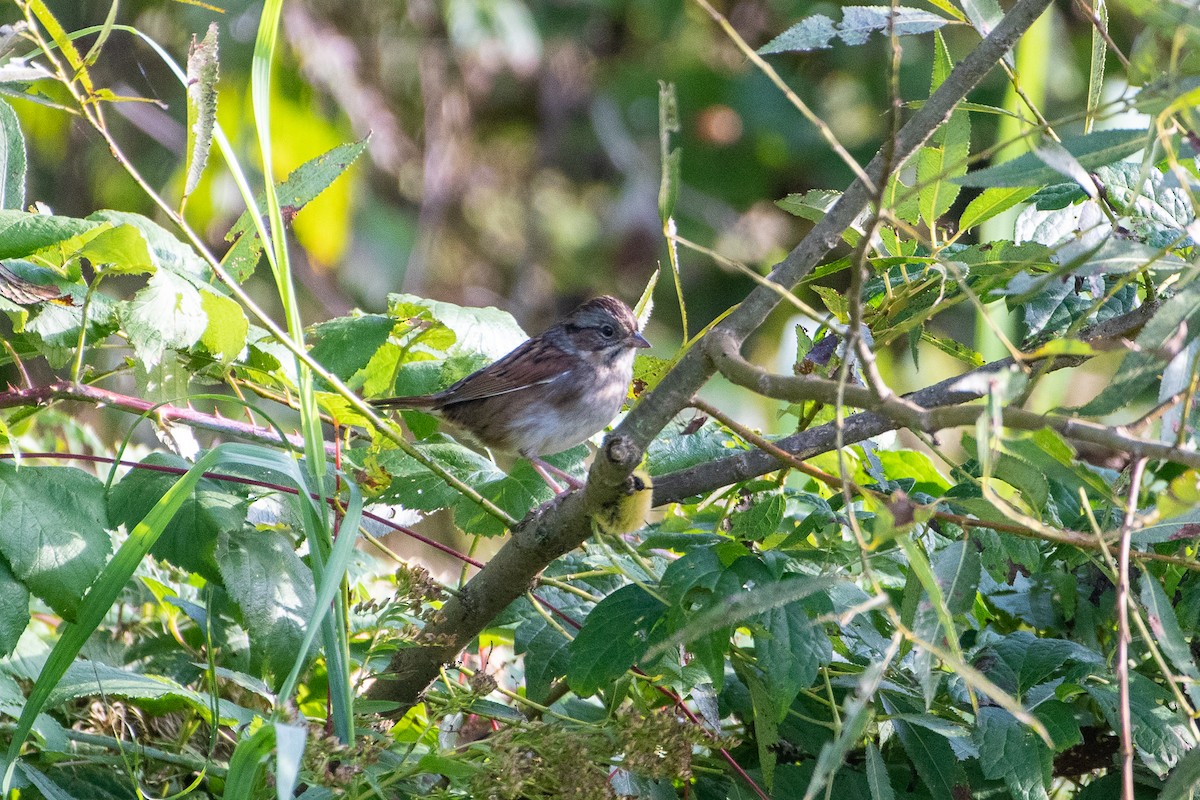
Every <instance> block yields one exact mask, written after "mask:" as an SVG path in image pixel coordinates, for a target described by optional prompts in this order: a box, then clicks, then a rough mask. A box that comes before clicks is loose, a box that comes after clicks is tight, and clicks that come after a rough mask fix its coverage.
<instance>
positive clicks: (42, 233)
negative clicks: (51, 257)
mask: <svg viewBox="0 0 1200 800" xmlns="http://www.w3.org/2000/svg"><path fill="white" fill-rule="evenodd" d="M99 227H100V223H99V222H92V221H88V220H83V219H75V218H74V217H56V216H51V215H49V214H34V213H30V212H26V211H12V210H9V209H2V210H0V258H5V259H7V258H23V257H26V256H29V255H32V254H33V253H37V252H38V251H41V250H45V249H47V248H50V247H53V246H54V245H58V244H60V243H62V242H67V241H69V240H71V239H72V238H74V237H76V236H84V235H86V234H88V233H89V232H96V233H98V231H96V229H97V228H99ZM93 235H95V233H93Z"/></svg>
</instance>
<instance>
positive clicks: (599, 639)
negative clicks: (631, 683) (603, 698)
mask: <svg viewBox="0 0 1200 800" xmlns="http://www.w3.org/2000/svg"><path fill="white" fill-rule="evenodd" d="M666 610H667V607H666V606H665V605H663V603H662V601H660V600H658V599H656V598H655V597H654V596H653V595H651V594H649V593H648V592H646V590H645V589H643V588H642V587H640V586H636V585H629V586H624V587H622V588H620V589H618V590H617V591H615V592H613V593H612V594H610V595H609V596H608V597H606V598H604V599H603V600H601V601H600V603H599V604H598V605H597V606H596V607H595V608H594V609H593V610H592V613H591V614H588V617H587V620H586V621H585V622H584V623H583V628H582V629H581V630H580V631H579V634H578V635H577V636H576V637H575V640H574V641H573V642H571V645H570V648H569V649H570V654H571V660H570V664H569V666H568V668H567V682H568V683H569V684H570V686H571V689H572V690H573V691H574V692H575V693H576V694H578V695H580V696H581V697H589V696H591V695H593V694H595V693H596V692H597V691H599V690H600V689H601V688H602V687H604V686H606V685H607V684H609V683H611V682H612V681H614V680H616V679H617V678H619V677H620V676H621V675H623V674H625V671H626V670H627V669H629V668H630V667H631V666H633V665H634V664H635V663H637V661H638V659H640V658H641V657H642V655H643V654H645V652H646V649H647V648H648V647H649V644H650V636H651V633H652V632H653V630H654V628H655V626H656V625H657V623H658V621H659V620H660V619H661V618H662V616H663V614H664V613H665V612H666Z"/></svg>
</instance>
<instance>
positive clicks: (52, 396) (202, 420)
mask: <svg viewBox="0 0 1200 800" xmlns="http://www.w3.org/2000/svg"><path fill="white" fill-rule="evenodd" d="M55 400H78V401H80V402H83V403H91V404H92V405H94V406H96V407H108V408H115V409H118V410H120V411H127V412H129V413H131V414H144V415H146V416H148V417H151V418H153V419H154V420H156V421H159V422H178V423H182V424H184V425H187V426H189V427H192V428H199V429H200V430H206V431H212V432H213V433H220V434H224V435H226V436H235V437H237V438H239V439H245V440H247V441H251V442H257V443H259V444H266V445H274V446H276V447H286V448H288V449H294V450H302V449H304V441H303V440H302V439H301V438H300V437H299V436H296V435H292V436H288V437H286V438H285V439H280V438H279V432H278V431H276V430H275V429H274V428H271V427H268V426H265V425H251V424H248V423H245V422H238V421H236V420H232V419H229V418H227V417H222V416H221V415H219V414H205V413H203V412H201V411H197V410H196V409H194V408H188V407H185V406H175V405H170V404H159V403H153V402H150V401H149V400H143V399H141V398H138V397H131V396H129V395H124V394H119V393H117V392H112V391H109V390H107V389H100V388H97V387H95V386H88V385H86V384H81V383H71V382H70V381H57V382H55V383H50V384H46V385H45V386H32V387H30V388H28V389H13V390H10V391H7V392H0V409H2V408H19V407H23V406H28V407H32V406H42V405H46V404H47V403H50V402H52V401H55ZM325 449H326V452H328V453H330V454H333V452H334V444H333V443H332V442H330V443H327V444H326V445H325Z"/></svg>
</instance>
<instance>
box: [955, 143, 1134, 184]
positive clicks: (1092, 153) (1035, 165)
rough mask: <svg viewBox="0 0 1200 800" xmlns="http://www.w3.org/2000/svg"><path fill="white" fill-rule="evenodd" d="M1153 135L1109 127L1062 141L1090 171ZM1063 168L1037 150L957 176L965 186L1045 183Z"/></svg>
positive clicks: (1130, 151)
mask: <svg viewBox="0 0 1200 800" xmlns="http://www.w3.org/2000/svg"><path fill="white" fill-rule="evenodd" d="M1148 143H1149V138H1148V136H1147V133H1146V131H1144V130H1105V131H1096V132H1094V133H1087V134H1083V135H1082V136H1073V137H1070V138H1067V139H1064V140H1063V141H1062V147H1063V148H1064V149H1065V150H1066V151H1067V152H1068V153H1070V154H1071V155H1072V156H1074V157H1075V159H1076V160H1077V161H1078V162H1079V164H1080V165H1081V166H1082V167H1083V168H1084V169H1086V170H1094V169H1096V168H1097V167H1101V166H1104V165H1107V164H1112V163H1114V162H1117V161H1120V160H1121V159H1123V158H1126V157H1128V156H1131V155H1133V154H1134V153H1137V152H1138V151H1140V150H1142V149H1144V148H1145V147H1146V145H1147V144H1148ZM1059 175H1060V173H1059V171H1058V170H1056V169H1053V168H1052V167H1048V166H1046V164H1045V163H1044V162H1043V161H1042V159H1040V158H1038V157H1037V156H1036V155H1035V154H1033V153H1026V154H1024V155H1022V156H1018V157H1017V158H1014V159H1013V160H1012V161H1006V162H1004V163H1003V164H997V165H996V166H994V167H987V168H985V169H979V170H975V171H974V172H971V173H968V174H967V175H965V176H963V177H961V178H956V179H955V183H958V184H959V185H961V186H978V187H981V188H984V187H992V186H1009V187H1013V186H1039V187H1040V186H1045V185H1047V184H1051V183H1056V182H1058V181H1059V180H1061V179H1060V178H1059Z"/></svg>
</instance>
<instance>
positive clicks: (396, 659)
mask: <svg viewBox="0 0 1200 800" xmlns="http://www.w3.org/2000/svg"><path fill="white" fill-rule="evenodd" d="M1049 4H1050V0H1018V2H1017V3H1016V5H1014V6H1013V8H1012V10H1011V11H1010V12H1009V13H1008V14H1007V15H1006V16H1005V18H1004V19H1003V20H1002V21H1001V22H1000V24H999V25H997V26H996V28H995V29H994V30H993V31H992V33H991V34H990V35H988V37H987V38H986V39H984V40H983V41H982V42H980V44H979V46H978V47H976V48H975V49H974V50H973V51H971V53H970V54H969V55H967V57H966V58H964V59H963V60H962V61H961V62H959V64H958V65H957V66H956V67H955V68H954V70H953V71H952V72H951V74H950V75H949V76H947V78H946V80H945V81H943V82H942V85H941V86H940V87H938V89H937V91H935V92H934V93H933V95H932V96H931V97H930V98H929V100H927V101H926V102H925V104H924V105H923V106H922V107H921V108H920V109H919V110H918V111H917V112H916V113H915V114H914V115H913V116H912V118H911V119H909V121H908V122H907V123H906V124H905V125H904V127H903V128H902V129H901V130H900V132H899V133H898V134H897V136H896V141H895V142H892V143H889V146H888V147H884V148H883V149H882V150H881V151H880V153H879V154H877V155H876V156H875V158H874V159H872V160H871V163H870V164H868V165H867V167H866V168H865V170H864V171H865V173H866V175H867V177H868V178H869V180H870V181H871V182H872V183H873V184H874V185H875V186H881V185H883V184H884V183H885V182H886V179H887V175H888V173H889V171H890V170H892V169H893V168H894V167H895V166H896V165H898V164H901V163H903V162H904V161H905V160H907V159H908V158H909V157H910V156H911V155H913V154H914V153H915V152H916V151H917V150H918V149H919V148H920V147H921V145H922V144H924V143H925V142H926V141H927V140H928V139H929V137H930V136H931V135H932V134H933V132H934V131H935V130H937V128H938V127H939V126H940V125H941V124H942V123H944V122H945V121H946V120H947V119H949V117H950V113H951V112H952V111H953V110H954V108H955V106H956V105H958V103H959V102H960V101H961V100H962V99H963V98H964V97H966V94H967V92H969V91H970V90H971V89H973V88H974V87H975V85H976V84H978V83H979V81H980V80H982V79H983V77H984V76H985V75H986V74H987V73H988V72H989V71H991V69H992V68H993V67H994V66H995V65H996V63H997V62H999V60H1000V59H1001V58H1002V57H1003V56H1004V54H1005V53H1006V52H1008V50H1009V49H1010V48H1011V47H1012V46H1013V45H1014V44H1016V42H1017V40H1018V39H1019V38H1020V37H1021V35H1022V34H1023V33H1024V32H1025V31H1026V30H1028V28H1029V26H1030V25H1032V24H1033V23H1034V21H1035V20H1036V19H1037V18H1038V17H1040V16H1041V14H1042V12H1043V11H1045V10H1046V7H1047V6H1048V5H1049ZM870 202H871V193H870V191H869V190H868V188H867V185H866V184H865V183H864V182H862V181H858V180H856V181H855V182H854V183H852V184H851V185H850V187H849V188H848V189H847V190H846V192H845V193H844V194H843V195H842V196H841V197H840V198H839V199H838V201H837V202H836V203H834V205H833V207H832V208H830V210H829V212H828V213H827V214H826V215H825V217H824V218H823V219H822V220H821V221H820V222H818V223H817V224H816V225H815V226H814V227H813V229H812V230H811V231H810V232H809V234H808V235H807V236H805V237H804V239H803V240H801V242H800V243H799V244H798V245H797V246H796V247H795V248H794V249H793V250H792V251H791V252H790V253H789V254H788V255H787V257H786V258H785V259H784V260H783V261H781V262H780V263H779V264H777V265H776V266H775V268H774V269H773V270H772V271H771V274H770V276H769V279H770V281H772V282H774V283H777V284H779V285H782V286H788V287H791V286H795V285H796V284H797V283H798V282H799V281H800V280H801V279H802V278H804V276H805V275H807V274H808V273H809V272H810V271H811V270H812V269H813V267H815V266H816V265H817V262H818V261H819V260H820V259H821V258H822V257H824V256H825V254H826V253H828V252H829V251H830V250H831V249H833V248H834V247H835V246H836V245H837V244H838V242H839V241H840V239H841V235H842V232H843V231H844V230H846V229H847V228H849V227H850V226H851V224H852V223H853V222H854V220H855V218H857V217H858V216H859V214H861V213H862V212H863V211H864V210H865V209H866V208H867V205H868V204H869V203H870ZM779 302H780V298H779V295H778V294H777V293H776V292H775V291H773V290H772V289H770V288H768V287H767V286H759V287H758V288H756V289H754V290H753V291H751V292H750V294H749V295H748V296H747V297H746V299H745V300H744V301H743V302H742V303H741V304H740V305H739V306H738V307H737V308H735V309H734V310H733V311H732V312H731V313H730V314H729V315H728V316H727V317H725V319H723V320H722V321H721V322H720V323H719V324H718V325H717V326H715V327H714V330H719V331H721V332H723V333H724V334H726V335H728V336H730V337H732V338H733V340H734V341H736V342H737V343H739V344H740V343H741V342H742V341H743V340H744V339H745V338H746V336H748V335H749V334H750V333H751V332H753V331H754V330H755V329H756V328H757V327H758V326H759V325H760V324H762V321H763V320H764V319H766V317H767V315H768V314H770V313H771V311H772V310H773V309H774V308H775V307H776V305H778V303H779ZM714 370H715V367H714V366H713V364H712V362H711V360H710V359H709V358H708V356H707V354H706V352H705V350H704V348H703V347H695V346H694V347H692V349H691V350H689V351H688V352H687V353H685V354H684V355H683V357H682V358H681V359H680V360H679V362H678V363H677V364H676V365H675V367H674V368H673V369H672V370H671V371H670V372H669V373H667V375H666V376H665V377H664V378H663V379H662V381H661V382H660V383H659V385H658V386H657V387H656V388H655V389H654V390H653V391H652V392H650V393H649V394H648V395H647V396H646V397H645V398H644V399H643V400H642V402H641V403H639V404H638V406H637V407H636V408H635V409H634V410H633V411H632V412H631V413H630V414H629V416H628V417H626V419H625V421H624V422H622V423H621V425H620V426H619V427H618V428H617V430H616V431H614V432H613V434H612V436H610V437H609V439H608V441H606V442H605V446H604V448H602V450H601V454H600V456H599V457H597V458H596V460H595V462H594V463H593V464H592V470H591V474H590V476H589V481H588V485H587V488H586V489H585V490H584V496H583V497H580V496H579V494H578V493H576V494H573V495H571V496H569V497H567V498H566V499H565V500H563V501H562V502H561V503H559V504H558V505H557V506H555V507H553V508H551V509H549V510H548V511H545V512H544V513H541V514H539V515H538V516H536V517H534V518H533V519H530V520H528V521H527V522H526V523H525V524H523V525H522V526H519V527H518V529H517V530H515V531H514V532H513V536H512V539H511V540H510V541H509V542H508V543H507V544H506V545H505V546H504V547H503V548H501V550H500V551H499V552H498V553H497V554H496V556H495V557H494V558H493V559H492V561H491V562H490V563H489V564H488V566H487V567H485V568H484V569H483V570H481V571H480V572H479V573H478V574H477V575H476V576H475V577H474V578H472V579H471V580H470V581H469V582H468V583H467V585H466V586H464V587H463V590H462V591H461V592H460V593H459V594H458V595H457V596H455V597H452V598H450V600H449V601H447V603H446V605H445V607H444V608H443V610H442V618H441V619H439V620H438V621H436V622H434V623H432V624H430V625H429V626H428V627H427V628H426V631H425V635H426V636H427V637H428V638H429V640H430V642H429V644H425V645H421V646H416V647H409V648H405V649H403V650H400V651H398V652H397V653H396V654H395V655H394V656H393V658H392V660H391V663H390V664H389V667H388V670H387V671H386V672H385V673H384V674H382V675H380V676H379V679H378V680H377V681H376V683H375V685H374V687H373V688H372V689H371V692H370V696H371V697H372V698H374V699H378V700H390V701H394V702H396V703H398V704H400V706H402V707H403V706H407V705H409V704H411V703H413V702H415V701H416V700H417V698H418V697H419V696H420V694H421V692H423V691H424V690H425V687H426V686H428V685H429V682H430V681H432V680H433V679H434V678H435V677H436V676H437V673H438V670H439V669H440V668H441V666H442V664H443V663H445V662H446V661H448V660H449V659H451V658H453V657H454V655H455V654H456V653H458V652H459V651H460V650H461V649H462V648H464V647H466V646H467V645H468V644H469V643H470V642H471V640H472V639H473V638H474V637H475V636H476V635H478V633H479V632H480V631H481V630H483V628H484V627H485V626H486V625H487V624H488V622H490V621H491V620H492V619H494V618H495V616H496V615H497V614H499V613H500V611H502V610H503V609H504V608H505V607H506V606H508V604H509V603H511V602H512V601H513V600H514V599H516V598H517V597H519V596H521V594H522V593H523V592H524V591H525V589H526V588H527V587H528V586H529V585H530V584H531V582H532V581H533V579H534V577H535V576H536V575H537V574H538V573H539V572H540V571H541V570H542V569H544V568H545V567H546V565H547V564H549V563H550V561H552V560H553V559H554V558H557V557H558V556H559V555H561V554H563V553H566V552H569V551H570V550H572V549H574V548H575V547H578V546H579V544H580V543H582V542H583V540H584V539H586V538H587V537H588V536H589V535H590V534H591V525H590V523H589V521H588V518H587V509H588V508H594V507H597V506H601V505H609V504H612V503H614V502H618V498H619V496H620V494H621V493H622V492H623V491H625V486H626V481H627V480H628V478H629V475H630V473H631V472H632V471H633V469H634V468H635V467H636V466H637V464H638V462H639V461H640V460H641V457H642V454H643V453H644V452H645V449H646V447H647V446H648V445H649V444H650V442H651V441H652V440H653V439H654V437H655V436H656V435H657V434H658V433H659V432H660V431H661V430H662V429H663V428H664V427H666V425H667V423H669V422H670V421H671V420H672V419H673V418H674V417H675V415H676V414H678V413H679V411H680V410H682V409H683V408H685V407H686V406H687V405H688V403H689V401H690V400H691V398H692V395H694V394H695V393H696V391H697V390H698V389H699V388H700V387H701V386H703V385H704V383H705V382H707V381H708V379H709V378H711V377H712V375H713V372H714Z"/></svg>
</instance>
